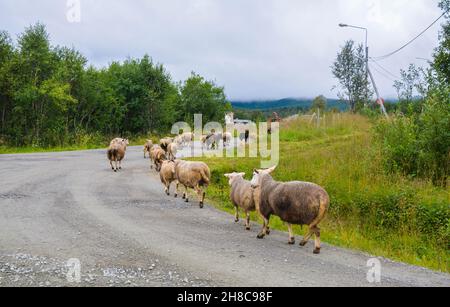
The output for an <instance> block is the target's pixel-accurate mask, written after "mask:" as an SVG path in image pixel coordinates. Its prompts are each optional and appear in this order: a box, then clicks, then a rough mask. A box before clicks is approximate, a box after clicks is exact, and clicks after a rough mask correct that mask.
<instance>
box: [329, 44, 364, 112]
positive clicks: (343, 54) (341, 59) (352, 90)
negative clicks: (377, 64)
mask: <svg viewBox="0 0 450 307" xmlns="http://www.w3.org/2000/svg"><path fill="white" fill-rule="evenodd" d="M365 65H366V62H365V51H364V47H363V45H362V44H360V45H358V46H355V42H354V41H352V40H349V41H347V42H345V44H344V47H342V50H341V51H340V52H339V53H338V55H337V57H336V60H335V62H334V63H333V65H332V66H331V70H332V73H333V76H334V77H335V78H336V79H338V81H339V85H338V86H335V88H340V91H339V92H338V96H339V98H340V99H341V100H343V101H347V103H348V104H349V106H350V110H351V111H352V112H355V111H356V110H357V109H359V108H360V107H362V106H363V105H364V104H365V103H367V102H368V101H369V99H370V97H371V96H372V91H371V90H370V88H369V83H368V80H367V78H366V67H365Z"/></svg>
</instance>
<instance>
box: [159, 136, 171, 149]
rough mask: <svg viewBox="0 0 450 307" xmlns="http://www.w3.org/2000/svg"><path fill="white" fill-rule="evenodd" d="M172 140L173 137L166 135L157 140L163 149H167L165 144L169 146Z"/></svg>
mask: <svg viewBox="0 0 450 307" xmlns="http://www.w3.org/2000/svg"><path fill="white" fill-rule="evenodd" d="M172 142H173V138H169V137H166V138H163V139H161V140H160V141H159V146H161V148H162V149H164V151H167V146H169V144H171V143H172Z"/></svg>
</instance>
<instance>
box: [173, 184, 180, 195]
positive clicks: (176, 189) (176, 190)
mask: <svg viewBox="0 0 450 307" xmlns="http://www.w3.org/2000/svg"><path fill="white" fill-rule="evenodd" d="M179 184H180V183H179V182H178V180H177V182H176V183H175V195H174V196H175V198H177V197H178V185H179Z"/></svg>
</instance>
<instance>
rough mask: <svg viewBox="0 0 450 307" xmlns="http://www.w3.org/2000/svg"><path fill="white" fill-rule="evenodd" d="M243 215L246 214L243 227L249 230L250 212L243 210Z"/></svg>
mask: <svg viewBox="0 0 450 307" xmlns="http://www.w3.org/2000/svg"><path fill="white" fill-rule="evenodd" d="M245 215H246V216H247V218H246V220H245V229H246V230H250V212H248V211H245Z"/></svg>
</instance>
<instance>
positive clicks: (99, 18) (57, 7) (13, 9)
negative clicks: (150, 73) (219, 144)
mask: <svg viewBox="0 0 450 307" xmlns="http://www.w3.org/2000/svg"><path fill="white" fill-rule="evenodd" d="M437 3H438V0H315V1H311V0H164V1H163V0H133V1H125V0H39V1H29V0H0V30H6V31H8V32H9V33H10V35H11V36H12V37H13V38H14V39H15V38H16V37H17V35H18V34H20V33H21V32H23V30H24V28H25V27H27V26H29V25H31V24H34V23H36V22H38V21H40V22H42V23H44V24H45V25H46V26H47V30H48V32H49V33H50V38H51V42H52V44H53V45H62V46H68V47H74V48H75V49H77V50H79V51H80V52H82V53H83V54H84V55H85V56H86V57H87V58H88V60H89V63H90V64H92V65H94V66H97V67H102V66H106V65H108V63H110V62H112V61H122V60H125V59H127V58H128V57H142V56H143V55H144V54H149V55H150V56H151V57H152V58H153V60H154V61H155V62H159V63H162V64H164V66H165V67H166V69H167V70H168V71H169V72H170V74H171V75H172V78H173V80H174V81H180V80H185V79H186V78H187V77H189V75H190V74H191V72H192V71H194V72H196V73H198V74H201V75H202V76H205V77H206V78H207V79H209V80H213V81H215V82H216V84H218V85H220V86H224V87H225V93H226V94H227V97H228V98H229V99H231V100H251V99H281V98H286V97H315V96H317V95H320V94H323V95H325V96H327V97H329V98H335V97H336V96H337V92H336V90H332V88H333V86H334V85H336V84H337V82H336V80H335V79H334V78H333V76H332V74H331V69H330V66H331V65H332V63H333V61H334V59H335V57H336V54H337V52H338V51H339V48H340V47H341V46H342V45H343V44H344V42H345V41H346V40H348V39H353V40H355V41H356V42H361V43H363V41H364V31H362V30H357V29H350V28H339V27H338V24H339V23H347V24H352V25H357V26H362V27H366V28H368V30H369V32H368V33H369V47H370V56H372V57H377V56H381V55H384V54H387V53H389V52H391V51H393V50H395V49H397V48H398V47H400V46H401V45H403V44H404V43H406V42H407V41H409V40H410V39H411V38H413V37H414V36H416V35H417V34H419V33H420V32H421V31H422V30H424V29H425V28H426V27H427V26H428V25H429V24H431V23H432V22H433V21H434V20H435V19H436V18H437V17H439V15H440V14H441V13H442V12H441V11H440V9H439V8H438V7H437ZM78 5H79V6H78ZM78 8H79V12H80V14H79V15H78V14H77V12H78ZM440 28H441V27H440V23H438V24H436V25H435V26H433V27H432V28H431V29H430V30H429V31H428V32H426V33H425V34H424V35H423V36H421V37H420V39H418V40H417V41H415V42H414V43H413V44H411V45H410V46H408V47H407V48H405V49H404V50H403V51H402V52H400V53H398V54H396V55H395V56H392V57H390V58H388V59H386V60H384V61H382V62H380V64H381V65H382V66H383V67H384V68H385V69H387V70H388V71H389V72H390V73H391V74H392V75H390V74H388V73H386V72H384V71H383V70H381V68H379V67H378V66H375V65H372V66H373V68H372V70H373V74H374V76H375V79H376V82H377V85H378V87H379V89H380V92H381V95H382V96H384V97H386V98H391V97H396V92H395V90H394V88H393V87H392V84H393V80H394V79H395V78H394V76H398V75H399V74H400V73H399V71H400V69H401V68H403V69H406V68H407V67H408V65H409V63H416V64H417V65H421V66H426V61H425V60H422V59H417V58H418V57H419V58H423V59H430V58H431V56H432V53H433V49H434V48H435V47H436V46H437V44H438V33H439V30H440ZM376 69H377V70H378V71H380V72H381V73H380V72H378V71H376Z"/></svg>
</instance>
